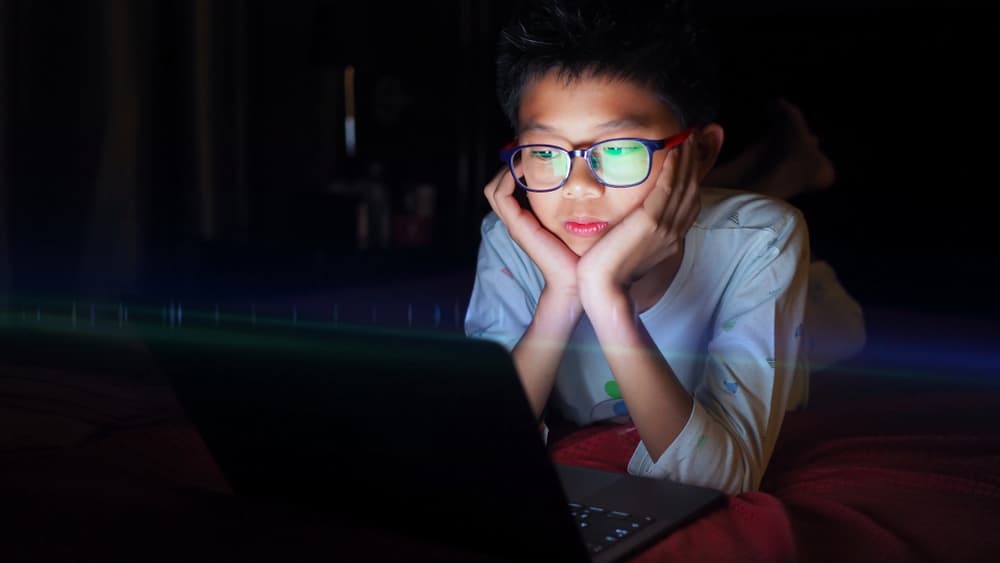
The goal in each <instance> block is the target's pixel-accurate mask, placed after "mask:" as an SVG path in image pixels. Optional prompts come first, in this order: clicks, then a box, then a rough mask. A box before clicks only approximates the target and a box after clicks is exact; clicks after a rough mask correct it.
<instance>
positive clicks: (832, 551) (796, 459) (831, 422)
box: [553, 374, 1000, 562]
mask: <svg viewBox="0 0 1000 563" xmlns="http://www.w3.org/2000/svg"><path fill="white" fill-rule="evenodd" d="M817 383H818V384H817V385H815V389H814V396H816V400H815V401H814V403H818V404H814V405H813V406H812V407H810V409H809V410H806V411H803V412H797V413H789V414H788V415H787V417H786V420H785V425H784V428H783V430H782V435H781V437H780V439H779V442H778V445H777V446H776V449H775V454H774V457H773V458H772V461H771V464H770V466H769V468H768V472H767V474H766V476H765V477H764V481H763V483H762V485H761V492H754V493H745V494H741V495H738V496H730V497H728V498H727V503H726V506H725V508H724V509H722V510H718V511H716V512H714V513H712V514H709V515H708V516H706V517H704V518H702V519H700V520H698V521H696V522H694V523H692V524H690V525H689V526H688V527H686V528H685V529H683V530H681V531H680V532H678V533H675V534H673V535H672V536H670V537H669V538H667V539H666V540H664V541H662V542H660V543H659V544H658V545H656V546H655V547H653V548H652V549H649V550H647V551H646V552H645V553H644V554H642V555H641V556H640V557H639V558H638V560H639V561H734V562H747V561H762V562H776V561H810V562H814V561H816V562H818V561H831V562H843V561H852V562H859V561H872V562H876V561H877V562H882V561H969V562H973V561H997V560H1000V534H998V533H997V531H998V530H1000V392H998V391H997V390H996V388H983V389H972V390H970V389H967V388H966V389H965V390H961V389H954V388H949V387H948V386H942V385H940V384H935V383H934V382H923V383H921V382H911V381H907V380H878V379H875V380H873V379H872V377H871V376H864V375H858V376H847V375H842V374H825V375H824V376H822V377H819V378H817ZM941 387H945V388H944V389H942V388H941ZM855 394H856V395H865V396H866V397H867V398H865V399H856V398H852V397H851V395H855ZM629 429H630V428H626V427H622V426H596V427H591V428H587V429H582V430H578V431H576V432H574V433H572V434H570V435H568V436H566V437H565V438H562V439H561V440H558V441H557V442H556V443H555V444H554V446H553V456H554V458H555V459H556V460H557V461H559V462H562V463H569V464H577V465H584V466H588V467H594V468H599V469H605V470H611V471H624V470H625V467H626V465H627V462H628V459H629V456H630V455H631V453H632V451H633V449H634V448H635V446H636V442H637V440H638V436H637V433H636V432H629V431H628V430H629Z"/></svg>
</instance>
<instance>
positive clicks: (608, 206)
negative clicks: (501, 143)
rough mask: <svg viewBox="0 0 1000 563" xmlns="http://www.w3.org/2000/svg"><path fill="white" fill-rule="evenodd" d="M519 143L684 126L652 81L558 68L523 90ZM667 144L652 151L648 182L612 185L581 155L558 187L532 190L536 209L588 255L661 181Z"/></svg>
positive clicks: (647, 135)
mask: <svg viewBox="0 0 1000 563" xmlns="http://www.w3.org/2000/svg"><path fill="white" fill-rule="evenodd" d="M518 122H519V125H520V127H519V129H520V135H519V137H518V143H519V144H522V145H527V144H535V143H539V144H550V145H557V146H560V147H563V148H565V149H585V148H587V147H589V146H590V145H592V144H594V143H596V142H598V141H602V140H606V139H614V138H618V137H640V138H644V139H652V140H659V139H663V138H666V137H669V136H671V135H674V134H676V133H678V132H680V131H681V126H680V123H679V121H678V120H677V118H676V117H675V116H674V114H673V112H672V111H670V108H669V107H668V106H667V105H666V104H665V103H663V102H662V101H660V100H659V98H657V97H656V95H655V94H654V93H653V92H652V91H651V90H649V89H647V88H644V87H642V86H639V85H637V84H633V83H631V82H622V81H614V82H612V81H609V80H608V79H605V78H603V77H594V76H584V77H581V78H580V79H578V80H574V81H572V82H566V81H565V80H563V79H561V78H559V77H558V76H557V74H556V72H555V71H552V72H549V73H548V74H546V75H544V76H543V77H542V78H539V79H537V80H535V81H533V82H530V83H529V84H528V86H527V87H526V88H525V90H524V93H523V95H522V97H521V107H520V113H519V115H518ZM666 155H667V151H665V150H659V151H656V152H654V153H653V164H652V170H651V171H650V173H649V177H648V178H647V179H646V181H645V182H643V183H642V184H639V185H637V186H633V187H631V188H609V187H605V186H604V185H602V184H601V183H599V182H598V181H597V180H596V179H594V177H593V175H592V174H591V173H590V170H589V169H588V168H587V163H586V162H585V161H584V160H583V159H582V158H574V159H573V167H572V170H571V172H570V175H569V179H568V180H567V181H566V184H565V185H563V187H562V188H560V189H558V190H556V191H553V192H544V193H540V192H528V201H529V202H530V203H531V209H532V211H534V213H535V215H536V216H537V217H538V220H539V222H541V224H542V226H544V227H545V228H546V229H548V230H549V231H551V232H552V233H554V234H555V235H556V236H557V237H559V238H560V239H562V241H563V242H565V243H566V245H567V246H569V248H570V249H572V250H573V252H575V253H576V254H578V255H581V256H582V255H583V254H584V253H585V252H586V251H587V250H588V249H590V247H591V246H593V245H594V244H595V243H596V242H597V241H598V240H600V238H601V237H602V236H604V234H605V233H607V232H608V230H609V229H611V228H612V227H614V226H615V225H617V224H618V223H619V222H621V220H622V219H624V218H625V216H626V215H628V214H629V213H630V212H632V211H633V210H635V209H636V208H638V207H639V206H640V205H642V203H643V200H645V198H646V195H647V194H649V192H650V190H652V189H653V186H655V185H656V181H657V178H658V177H659V176H660V171H661V169H662V167H663V162H664V159H665V157H666Z"/></svg>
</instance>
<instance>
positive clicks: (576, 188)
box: [561, 156, 604, 199]
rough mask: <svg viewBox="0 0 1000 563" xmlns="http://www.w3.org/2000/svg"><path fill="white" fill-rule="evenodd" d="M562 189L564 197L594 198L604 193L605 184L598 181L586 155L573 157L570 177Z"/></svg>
mask: <svg viewBox="0 0 1000 563" xmlns="http://www.w3.org/2000/svg"><path fill="white" fill-rule="evenodd" d="M577 158H579V159H580V160H577ZM561 191H562V195H563V197H565V198H568V199H593V198H598V197H601V196H602V195H604V184H601V183H600V182H598V181H597V180H596V179H595V178H594V175H593V174H591V173H590V169H589V168H587V162H586V161H585V160H584V157H582V156H578V157H576V158H574V159H573V166H572V168H571V169H570V171H569V178H567V179H566V183H565V184H564V185H563V187H562V190H561Z"/></svg>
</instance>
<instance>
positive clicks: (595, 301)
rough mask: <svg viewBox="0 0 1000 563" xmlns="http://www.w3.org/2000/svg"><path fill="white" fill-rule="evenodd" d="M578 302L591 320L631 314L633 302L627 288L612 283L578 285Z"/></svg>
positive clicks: (598, 320)
mask: <svg viewBox="0 0 1000 563" xmlns="http://www.w3.org/2000/svg"><path fill="white" fill-rule="evenodd" d="M580 304H581V305H582V306H583V310H584V311H585V312H586V313H587V316H588V317H589V318H590V319H591V320H592V321H597V322H600V320H603V319H610V318H612V317H615V318H620V319H621V318H625V316H623V313H625V314H627V316H632V310H633V303H632V298H631V296H630V295H629V292H628V290H626V289H625V288H624V287H621V286H618V285H615V284H612V283H603V284H583V285H581V286H580Z"/></svg>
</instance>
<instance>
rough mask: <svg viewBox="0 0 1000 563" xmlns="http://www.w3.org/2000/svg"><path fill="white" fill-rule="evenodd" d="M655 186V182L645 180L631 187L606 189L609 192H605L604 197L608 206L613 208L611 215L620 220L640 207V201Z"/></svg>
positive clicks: (644, 198) (642, 200) (641, 201)
mask: <svg viewBox="0 0 1000 563" xmlns="http://www.w3.org/2000/svg"><path fill="white" fill-rule="evenodd" d="M655 188H656V182H655V181H653V180H647V181H646V182H644V183H642V184H640V185H638V186H635V187H632V188H626V189H616V190H608V191H609V192H610V193H605V199H606V200H607V202H608V206H609V207H610V208H611V209H612V210H613V211H612V215H613V216H614V218H615V219H617V220H621V219H624V218H625V216H626V215H628V214H629V213H631V212H633V211H635V210H636V209H638V208H639V207H641V206H642V203H643V202H644V201H646V196H647V195H649V192H650V191H652V190H653V189H655Z"/></svg>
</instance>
